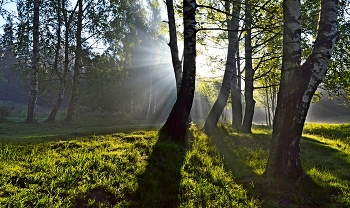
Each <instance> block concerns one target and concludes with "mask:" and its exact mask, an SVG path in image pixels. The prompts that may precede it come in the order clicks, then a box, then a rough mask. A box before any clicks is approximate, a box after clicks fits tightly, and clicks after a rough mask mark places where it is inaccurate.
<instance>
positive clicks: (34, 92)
mask: <svg viewBox="0 0 350 208" xmlns="http://www.w3.org/2000/svg"><path fill="white" fill-rule="evenodd" d="M39 6H40V1H39V0H34V16H33V56H32V71H31V83H30V86H31V88H30V98H29V102H28V114H27V119H26V122H28V123H35V122H36V121H35V107H36V101H37V96H38V91H39V90H38V89H39V82H38V80H39Z"/></svg>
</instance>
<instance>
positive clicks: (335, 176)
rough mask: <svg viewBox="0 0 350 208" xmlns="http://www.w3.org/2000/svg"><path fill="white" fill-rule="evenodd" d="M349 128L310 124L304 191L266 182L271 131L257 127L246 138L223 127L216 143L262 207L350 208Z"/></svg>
mask: <svg viewBox="0 0 350 208" xmlns="http://www.w3.org/2000/svg"><path fill="white" fill-rule="evenodd" d="M349 127H350V125H345V124H344V125H329V124H307V125H306V127H305V134H304V135H303V139H302V142H301V159H302V163H303V168H304V171H305V172H306V174H307V177H306V178H305V180H304V181H302V182H301V183H300V184H299V186H297V187H288V188H287V189H283V188H281V187H282V186H279V185H280V184H278V182H277V181H276V184H269V183H268V182H267V181H266V180H265V179H264V177H262V174H263V173H264V171H265V166H266V163H267V157H268V149H269V145H270V138H271V130H269V129H267V128H265V127H261V126H256V127H255V129H254V130H253V135H245V134H238V133H235V132H232V131H231V130H230V129H229V128H228V127H227V126H226V125H222V126H221V127H220V135H218V136H217V137H214V140H216V144H217V146H218V149H219V151H220V152H221V153H222V155H223V156H224V157H225V159H224V162H225V164H226V167H227V168H228V169H231V170H232V172H233V174H234V175H235V176H236V177H237V179H236V181H237V182H238V183H241V184H243V185H244V187H245V188H246V189H247V190H248V193H249V195H250V196H252V197H254V198H257V199H259V200H261V201H262V207H350V187H349V185H350V183H349V182H350V174H349V173H350V151H349V150H350V148H349V147H350V146H349V145H350V143H349V136H350V132H349V129H350V128H349ZM230 164H231V165H230ZM232 164H234V165H232Z"/></svg>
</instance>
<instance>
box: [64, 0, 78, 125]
mask: <svg viewBox="0 0 350 208" xmlns="http://www.w3.org/2000/svg"><path fill="white" fill-rule="evenodd" d="M77 3H78V20H77V32H76V40H77V45H76V48H75V63H74V75H73V87H72V95H71V99H70V102H69V106H68V111H67V115H66V118H65V119H64V121H66V122H72V121H73V116H74V112H75V108H76V104H77V99H78V89H79V76H80V69H81V59H82V49H81V44H82V40H81V33H82V21H83V0H78V2H77Z"/></svg>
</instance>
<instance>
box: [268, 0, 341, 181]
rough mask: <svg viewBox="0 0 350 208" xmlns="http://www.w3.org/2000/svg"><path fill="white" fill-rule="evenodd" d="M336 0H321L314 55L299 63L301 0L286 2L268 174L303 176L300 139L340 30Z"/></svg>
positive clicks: (294, 178) (288, 177)
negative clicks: (281, 56) (279, 81)
mask: <svg viewBox="0 0 350 208" xmlns="http://www.w3.org/2000/svg"><path fill="white" fill-rule="evenodd" d="M338 9H339V6H338V1H337V0H322V2H321V12H320V18H319V23H318V31H317V37H316V41H315V45H314V48H313V51H312V53H311V55H310V56H309V57H308V59H307V60H306V62H305V63H304V64H303V65H302V66H300V58H301V46H300V36H301V28H300V20H301V16H300V1H299V0H285V1H284V3H283V13H284V32H283V59H282V77H281V83H280V91H279V93H278V101H277V108H276V115H275V119H274V124H273V134H272V141H271V146H270V152H269V159H268V163H267V167H266V172H265V174H266V175H267V176H268V177H273V178H281V179H289V180H291V181H292V182H294V183H296V182H297V181H299V179H300V178H301V177H302V176H303V174H304V173H303V169H302V165H301V162H300V139H301V134H302V130H303V128H304V123H305V119H306V115H307V112H308V109H309V106H310V102H311V98H312V96H313V95H314V93H315V91H316V89H317V86H318V85H319V84H320V83H321V81H322V78H323V77H324V75H325V73H326V71H327V67H328V64H329V61H330V58H331V53H332V50H333V47H334V44H335V42H336V40H337V39H338V36H339V32H338V30H337V15H338Z"/></svg>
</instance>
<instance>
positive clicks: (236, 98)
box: [231, 44, 243, 132]
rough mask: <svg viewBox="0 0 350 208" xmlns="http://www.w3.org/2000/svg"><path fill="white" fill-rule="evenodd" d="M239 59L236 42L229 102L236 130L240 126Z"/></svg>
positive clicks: (233, 126) (241, 116)
mask: <svg viewBox="0 0 350 208" xmlns="http://www.w3.org/2000/svg"><path fill="white" fill-rule="evenodd" d="M240 62H241V60H240V55H239V44H237V58H236V72H235V73H234V74H233V79H232V82H231V102H232V129H233V130H234V131H236V132H239V131H240V130H241V126H242V119H243V114H242V95H241V91H242V88H241V63H240Z"/></svg>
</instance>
